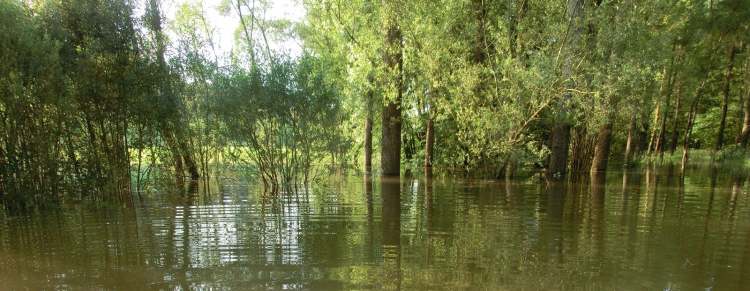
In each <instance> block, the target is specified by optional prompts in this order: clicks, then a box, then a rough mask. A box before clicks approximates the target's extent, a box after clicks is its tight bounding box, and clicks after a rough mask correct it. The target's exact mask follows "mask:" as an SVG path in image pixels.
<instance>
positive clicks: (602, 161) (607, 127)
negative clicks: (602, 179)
mask: <svg viewBox="0 0 750 291" xmlns="http://www.w3.org/2000/svg"><path fill="white" fill-rule="evenodd" d="M611 141H612V123H609V122H607V123H606V124H604V125H602V126H601V127H600V128H599V133H598V134H597V136H596V145H595V146H594V159H593V160H592V161H591V174H592V175H595V174H597V173H603V172H604V171H606V170H607V164H608V162H609V148H610V144H611Z"/></svg>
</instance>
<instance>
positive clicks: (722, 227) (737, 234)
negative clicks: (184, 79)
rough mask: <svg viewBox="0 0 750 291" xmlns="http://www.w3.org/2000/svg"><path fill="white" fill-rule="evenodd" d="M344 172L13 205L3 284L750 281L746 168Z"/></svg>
mask: <svg viewBox="0 0 750 291" xmlns="http://www.w3.org/2000/svg"><path fill="white" fill-rule="evenodd" d="M675 172H676V171H675V170H664V169H660V170H658V171H657V170H653V169H650V170H637V171H630V172H627V173H622V172H611V173H609V174H608V175H607V179H606V183H589V182H588V181H587V182H584V183H573V184H568V185H548V184H546V183H543V182H541V181H540V180H539V179H538V178H528V179H519V180H513V181H507V182H506V181H494V180H477V179H463V178H447V177H439V178H433V179H425V178H424V177H413V178H404V177H402V178H401V179H400V180H399V179H395V180H391V179H381V178H378V177H376V178H374V179H373V180H371V183H369V184H368V183H367V182H366V181H365V179H364V178H362V177H331V178H330V179H326V181H325V182H324V183H321V184H318V185H317V186H313V187H312V189H310V190H309V191H308V192H304V193H299V194H282V195H281V196H279V197H277V198H268V197H266V198H264V196H263V195H262V191H260V189H259V188H257V187H256V186H255V185H256V183H246V182H241V181H236V180H224V181H222V182H221V183H220V184H221V185H219V186H217V187H216V190H214V191H212V193H193V194H184V195H180V194H166V193H153V194H149V195H146V196H144V197H143V198H142V199H141V200H138V201H136V202H135V205H134V206H129V207H123V206H113V205H110V206H101V205H98V206H94V205H89V204H85V203H82V204H72V205H63V206H62V207H60V208H59V209H55V210H44V211H39V212H35V213H29V214H11V213H8V212H7V211H6V212H3V211H2V210H0V290H26V289H30V290H37V289H48V290H54V289H62V290H68V289H70V290H79V289H86V290H89V289H114V290H150V289H169V290H225V289H232V290H234V289H237V290H267V289H315V290H339V289H399V288H400V289H405V290H406V289H426V290H436V289H453V290H466V289H469V290H477V289H478V290H750V202H749V200H750V195H748V184H747V183H746V180H747V174H746V173H741V171H740V173H730V172H729V171H721V170H714V171H697V170H696V171H693V172H691V173H688V175H686V176H685V177H683V178H681V177H680V176H679V175H678V174H677V173H675Z"/></svg>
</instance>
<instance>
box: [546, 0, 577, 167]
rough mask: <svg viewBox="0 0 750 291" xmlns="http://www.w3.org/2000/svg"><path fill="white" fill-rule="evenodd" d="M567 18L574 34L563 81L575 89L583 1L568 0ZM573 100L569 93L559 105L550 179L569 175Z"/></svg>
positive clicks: (571, 38)
mask: <svg viewBox="0 0 750 291" xmlns="http://www.w3.org/2000/svg"><path fill="white" fill-rule="evenodd" d="M567 4H568V5H567V17H568V21H569V22H570V23H571V27H572V30H571V31H572V33H571V35H570V38H568V40H567V46H566V47H567V51H566V53H565V63H564V67H563V76H562V77H563V80H565V82H567V85H566V87H567V88H569V89H570V88H573V87H575V84H574V82H573V67H574V61H573V58H574V55H575V53H576V51H577V50H578V49H577V48H578V42H579V41H580V38H581V31H582V29H583V11H582V10H583V1H582V0H568V3H567ZM571 98H572V96H571V94H570V93H569V92H566V93H564V95H563V98H562V100H561V101H560V103H559V105H558V106H559V110H560V114H559V116H558V118H557V119H558V120H556V123H557V124H556V125H555V126H554V127H553V128H552V132H551V138H552V140H551V141H550V147H551V153H550V162H549V171H548V173H547V174H548V177H549V178H552V179H563V178H564V177H565V175H566V174H567V166H568V150H569V147H570V122H569V121H568V120H567V119H568V116H567V115H568V110H569V108H567V107H568V105H567V103H568V101H569V100H570V99H571Z"/></svg>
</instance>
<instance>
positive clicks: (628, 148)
mask: <svg viewBox="0 0 750 291" xmlns="http://www.w3.org/2000/svg"><path fill="white" fill-rule="evenodd" d="M634 131H635V115H633V116H631V117H630V123H629V124H628V137H627V139H626V140H625V154H624V157H623V158H622V163H623V165H624V166H625V167H628V166H630V159H631V155H632V154H633V146H634V145H633V135H634V134H635V132H634Z"/></svg>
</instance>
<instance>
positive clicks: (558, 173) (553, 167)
mask: <svg viewBox="0 0 750 291" xmlns="http://www.w3.org/2000/svg"><path fill="white" fill-rule="evenodd" d="M569 146H570V125H569V124H567V123H565V122H564V123H561V124H558V125H556V126H555V127H553V128H552V136H551V141H550V151H551V152H550V158H549V170H548V176H549V178H552V179H562V178H564V177H565V174H566V173H567V169H568V151H569Z"/></svg>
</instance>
